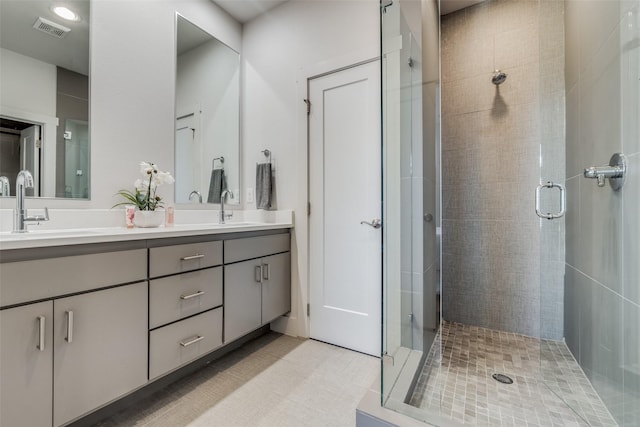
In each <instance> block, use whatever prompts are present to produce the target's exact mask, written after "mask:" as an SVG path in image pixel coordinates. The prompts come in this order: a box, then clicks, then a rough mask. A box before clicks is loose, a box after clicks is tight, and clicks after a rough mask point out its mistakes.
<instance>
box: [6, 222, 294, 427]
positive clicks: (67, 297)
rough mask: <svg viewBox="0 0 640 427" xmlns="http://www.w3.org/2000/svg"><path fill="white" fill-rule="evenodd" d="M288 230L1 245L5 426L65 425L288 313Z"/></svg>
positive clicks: (167, 232)
mask: <svg viewBox="0 0 640 427" xmlns="http://www.w3.org/2000/svg"><path fill="white" fill-rule="evenodd" d="M290 226H291V225H290V224H275V225H274V224H251V225H247V224H245V225H242V226H235V227H234V226H233V224H232V225H231V226H230V227H198V226H193V227H183V228H180V227H175V228H174V229H169V228H167V229H158V230H155V231H147V230H137V229H136V230H133V231H127V230H124V231H123V230H122V229H121V230H118V231H117V232H112V233H111V234H110V233H109V232H106V231H102V232H97V233H85V234H83V233H77V234H76V235H73V233H71V234H69V235H68V236H66V237H65V238H49V239H47V238H46V235H45V238H38V237H37V236H36V237H32V236H29V237H26V238H22V239H15V240H11V241H7V240H5V241H2V242H1V243H2V249H1V250H0V329H1V330H0V341H1V342H0V377H1V378H2V381H1V385H0V387H1V389H0V425H2V426H7V427H10V426H26V425H28V426H32V427H38V426H52V425H53V426H60V425H66V424H68V423H70V422H73V421H75V420H78V419H80V418H82V417H84V416H85V415H87V414H90V413H92V412H93V411H95V410H96V409H98V408H101V407H103V406H105V405H107V404H109V403H111V402H113V401H115V400H117V399H120V398H122V397H124V396H126V395H128V394H130V393H131V392H133V391H136V390H139V389H141V388H142V387H145V386H147V385H149V384H151V383H152V382H154V381H156V380H158V379H159V378H162V377H164V376H166V375H167V374H169V373H171V372H174V371H176V370H177V369H179V368H181V367H184V366H186V365H189V364H190V363H192V362H194V361H197V360H199V359H201V358H203V357H204V356H206V355H208V354H210V353H211V352H213V351H215V350H217V349H220V348H222V347H223V346H225V345H227V344H229V343H231V342H233V341H235V340H237V339H239V338H241V337H243V336H246V335H247V334H249V333H251V332H253V331H255V330H257V329H259V328H260V327H262V326H263V325H266V324H269V323H270V322H271V321H272V320H274V319H275V318H277V317H279V316H281V315H283V314H286V313H287V312H289V311H290V308H291V281H290V280H291V267H290V252H289V251H290V231H289V229H290ZM0 237H1V236H0ZM0 240H1V239H0Z"/></svg>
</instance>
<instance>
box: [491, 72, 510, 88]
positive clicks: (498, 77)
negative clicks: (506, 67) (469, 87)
mask: <svg viewBox="0 0 640 427" xmlns="http://www.w3.org/2000/svg"><path fill="white" fill-rule="evenodd" d="M505 80H507V74H506V73H503V72H502V71H500V70H496V71H494V72H493V77H492V78H491V83H493V84H494V85H496V86H498V85H500V84H502V83H504V81H505Z"/></svg>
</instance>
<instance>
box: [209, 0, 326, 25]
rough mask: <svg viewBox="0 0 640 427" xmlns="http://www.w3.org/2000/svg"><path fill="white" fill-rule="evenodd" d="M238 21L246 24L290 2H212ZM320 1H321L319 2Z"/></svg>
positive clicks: (280, 0) (239, 0) (265, 0)
mask: <svg viewBox="0 0 640 427" xmlns="http://www.w3.org/2000/svg"><path fill="white" fill-rule="evenodd" d="M212 1H213V2H214V3H215V4H217V5H218V6H220V7H221V8H223V9H224V10H225V11H227V13H228V14H229V15H231V16H232V17H233V18H234V19H235V20H236V21H238V22H241V23H243V24H244V23H245V22H249V21H251V20H252V19H254V18H256V17H257V16H260V15H262V14H263V13H265V12H266V11H268V10H270V9H273V8H274V7H276V6H278V5H280V4H282V3H284V2H286V1H288V0H212ZM319 1H320V0H319Z"/></svg>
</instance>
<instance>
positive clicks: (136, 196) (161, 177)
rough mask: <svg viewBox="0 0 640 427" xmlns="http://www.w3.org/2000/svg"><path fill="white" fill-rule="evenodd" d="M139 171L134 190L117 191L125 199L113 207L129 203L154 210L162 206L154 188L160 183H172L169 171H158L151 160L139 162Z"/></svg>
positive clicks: (173, 180) (139, 208)
mask: <svg viewBox="0 0 640 427" xmlns="http://www.w3.org/2000/svg"><path fill="white" fill-rule="evenodd" d="M140 173H141V174H142V178H139V179H137V180H136V181H135V183H134V186H135V191H130V190H120V191H118V194H119V195H121V196H122V197H124V198H125V199H126V201H125V202H122V203H118V204H116V205H114V207H115V206H121V205H130V204H131V205H135V206H136V208H138V210H141V211H155V210H156V209H157V208H159V207H160V206H162V204H163V202H162V199H161V197H160V196H158V195H157V194H156V190H157V189H158V186H160V185H162V184H173V183H174V182H175V179H174V178H173V177H172V176H171V174H170V173H169V172H162V171H160V170H159V169H158V166H157V165H156V164H155V163H151V162H140Z"/></svg>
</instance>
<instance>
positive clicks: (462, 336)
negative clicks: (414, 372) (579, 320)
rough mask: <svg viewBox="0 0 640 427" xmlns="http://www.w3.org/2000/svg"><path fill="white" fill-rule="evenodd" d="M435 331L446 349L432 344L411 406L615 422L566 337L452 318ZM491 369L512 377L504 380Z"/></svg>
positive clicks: (483, 422)
mask: <svg viewBox="0 0 640 427" xmlns="http://www.w3.org/2000/svg"><path fill="white" fill-rule="evenodd" d="M438 339H441V343H442V354H441V355H440V354H438V352H439V350H438V349H439V348H440V345H434V346H433V347H432V349H431V352H430V353H429V355H428V358H427V363H426V364H425V366H424V368H423V370H422V372H421V374H420V377H419V379H418V383H417V385H416V389H415V391H414V394H413V396H412V397H411V399H410V402H409V403H410V404H411V405H413V406H416V407H419V408H424V409H428V410H432V411H436V412H437V411H439V412H440V413H441V414H443V415H445V416H447V417H450V418H453V419H454V420H456V421H458V422H461V423H464V424H468V425H478V426H492V427H493V426H496V427H498V426H588V425H591V426H616V425H617V424H616V422H615V421H614V420H613V418H612V417H611V415H610V414H609V412H608V411H607V409H606V407H605V406H604V404H603V403H602V401H601V400H600V398H599V397H598V395H597V394H596V393H595V391H594V390H593V387H592V386H591V384H590V383H589V381H588V380H587V378H586V377H585V375H584V373H583V372H582V370H581V369H580V367H579V366H578V364H577V363H576V361H575V359H574V358H573V356H572V355H571V353H570V352H569V350H568V349H567V347H566V345H564V343H560V342H548V341H542V342H541V341H540V340H538V339H535V338H530V337H526V336H523V335H518V334H513V333H508V332H500V331H495V330H490V329H485V328H480V327H475V326H467V325H462V324H459V323H450V322H443V324H442V329H441V335H439V337H438ZM541 349H542V351H541ZM440 357H441V358H442V362H441V363H438V362H437V361H438V360H439V359H440ZM541 358H542V361H541ZM541 369H542V371H541ZM493 373H503V374H506V375H508V376H509V377H511V378H512V379H513V380H514V383H513V384H510V385H507V384H501V383H499V382H498V381H496V380H494V379H492V378H491V375H492V374H493ZM541 375H542V377H544V378H545V381H542V379H541ZM545 382H546V383H548V386H547V385H545ZM550 389H554V391H556V392H558V393H559V394H560V395H561V396H563V397H564V398H566V399H567V400H570V401H571V405H572V406H573V407H575V408H576V410H577V411H578V412H579V413H580V416H578V415H577V414H576V413H575V412H573V411H572V410H571V409H569V408H568V407H567V405H566V404H565V403H564V402H562V400H561V399H559V398H558V396H556V394H554V393H553V392H552V391H551V390H550ZM585 420H588V423H587V422H586V421H585Z"/></svg>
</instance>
